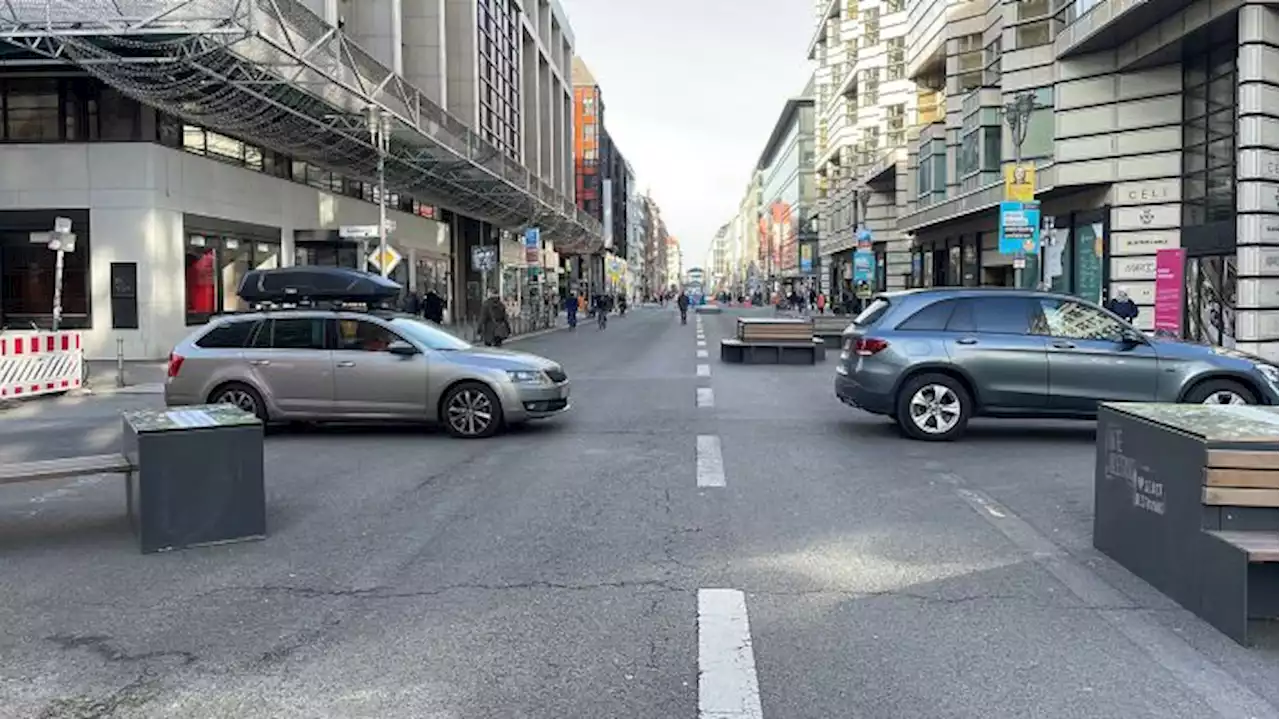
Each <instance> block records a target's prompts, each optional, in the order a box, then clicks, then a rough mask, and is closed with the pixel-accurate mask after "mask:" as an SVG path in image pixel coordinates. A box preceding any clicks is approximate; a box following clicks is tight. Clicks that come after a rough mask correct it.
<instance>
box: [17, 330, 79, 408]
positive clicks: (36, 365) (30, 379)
mask: <svg viewBox="0 0 1280 719" xmlns="http://www.w3.org/2000/svg"><path fill="white" fill-rule="evenodd" d="M83 372H84V349H83V347H82V346H81V338H80V333H79V332H75V331H69V332H36V331H31V332H5V333H2V334H0V399H20V398H22V397H34V396H37V395H42V394H52V393H55V392H67V391H69V390H73V389H78V388H79V387H80V378H81V377H83V376H84V374H83Z"/></svg>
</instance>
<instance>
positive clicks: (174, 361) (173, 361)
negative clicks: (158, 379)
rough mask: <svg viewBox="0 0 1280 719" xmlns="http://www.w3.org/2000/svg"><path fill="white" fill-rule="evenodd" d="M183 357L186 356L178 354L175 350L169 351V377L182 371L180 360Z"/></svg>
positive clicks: (175, 375)
mask: <svg viewBox="0 0 1280 719" xmlns="http://www.w3.org/2000/svg"><path fill="white" fill-rule="evenodd" d="M184 359H186V358H185V357H183V356H182V355H180V354H178V353H177V352H170V353H169V377H170V378H173V377H177V376H178V373H179V372H181V371H182V361H183V360H184Z"/></svg>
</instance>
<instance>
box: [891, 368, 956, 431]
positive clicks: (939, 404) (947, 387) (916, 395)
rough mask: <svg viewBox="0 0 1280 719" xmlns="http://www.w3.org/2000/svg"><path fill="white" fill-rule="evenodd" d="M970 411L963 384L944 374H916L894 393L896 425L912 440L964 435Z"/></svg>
mask: <svg viewBox="0 0 1280 719" xmlns="http://www.w3.org/2000/svg"><path fill="white" fill-rule="evenodd" d="M972 411H973V410H972V400H971V399H970V398H969V393H968V392H967V391H966V390H965V388H964V385H962V384H960V383H959V382H957V381H956V380H955V379H953V378H951V377H948V376H947V375H943V374H922V375H917V376H915V377H912V378H911V379H909V380H907V381H906V383H905V384H903V386H902V389H901V390H900V391H899V392H898V403H897V413H896V415H897V420H898V426H899V427H900V428H901V429H902V431H903V432H904V433H905V434H906V435H907V436H908V437H911V438H913V439H923V440H927V441H933V442H946V441H950V440H953V439H956V438H958V437H959V436H960V435H961V434H964V430H965V427H966V426H967V425H968V424H969V415H970V414H971V413H972Z"/></svg>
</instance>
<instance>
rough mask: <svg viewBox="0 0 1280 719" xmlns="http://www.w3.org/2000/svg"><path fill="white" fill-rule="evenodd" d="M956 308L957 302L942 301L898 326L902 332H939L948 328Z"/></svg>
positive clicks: (923, 309)
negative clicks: (952, 312) (948, 322)
mask: <svg viewBox="0 0 1280 719" xmlns="http://www.w3.org/2000/svg"><path fill="white" fill-rule="evenodd" d="M955 307H956V301H955V300H942V301H941V302H934V303H933V304H931V305H929V306H928V307H924V308H922V309H921V310H920V311H918V312H916V313H915V314H914V315H911V316H910V317H908V318H907V319H906V320H905V321H904V322H903V323H902V324H900V325H898V329H900V330H916V331H918V332H927V331H933V332H937V331H940V330H943V329H946V327H947V320H949V319H951V311H952V310H954V309H955Z"/></svg>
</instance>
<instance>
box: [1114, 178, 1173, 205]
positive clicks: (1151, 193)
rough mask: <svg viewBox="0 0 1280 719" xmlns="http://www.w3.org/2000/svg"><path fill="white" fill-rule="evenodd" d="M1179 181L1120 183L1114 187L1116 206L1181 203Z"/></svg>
mask: <svg viewBox="0 0 1280 719" xmlns="http://www.w3.org/2000/svg"><path fill="white" fill-rule="evenodd" d="M1179 182H1180V181H1179V180H1145V181H1143V182H1120V183H1117V184H1116V185H1115V186H1114V190H1113V191H1112V198H1113V200H1114V204H1116V205H1155V204H1161V203H1165V202H1181V201H1182V193H1181V192H1180V190H1181V186H1180V184H1179Z"/></svg>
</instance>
